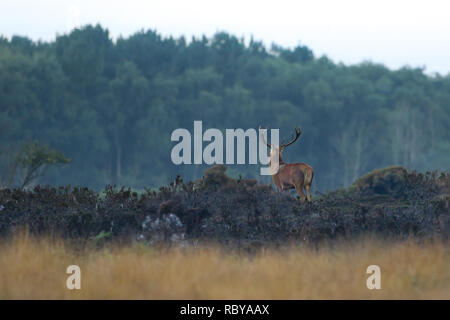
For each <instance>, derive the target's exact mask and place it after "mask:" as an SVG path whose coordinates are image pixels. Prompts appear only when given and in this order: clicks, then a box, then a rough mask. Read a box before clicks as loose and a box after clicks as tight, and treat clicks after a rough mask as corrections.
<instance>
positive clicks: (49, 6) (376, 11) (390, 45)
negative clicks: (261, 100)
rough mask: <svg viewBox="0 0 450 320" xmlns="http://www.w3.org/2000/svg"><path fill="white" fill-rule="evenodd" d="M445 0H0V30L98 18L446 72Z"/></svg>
mask: <svg viewBox="0 0 450 320" xmlns="http://www.w3.org/2000/svg"><path fill="white" fill-rule="evenodd" d="M449 9H450V4H448V2H446V1H444V0H430V1H426V2H424V1H411V0H410V1H403V0H399V1H388V0H381V1H377V2H371V3H370V4H368V2H365V1H364V2H362V1H357V0H344V1H331V0H330V1H327V0H318V1H287V0H279V1H276V2H275V1H265V0H262V1H237V0H229V1H226V2H222V1H221V2H218V1H208V0H192V1H181V0H180V1H175V0H165V1H138V0H128V1H114V2H111V1H106V0H97V1H88V0H78V1H56V0H42V1H39V2H37V1H30V0H15V1H10V2H4V1H2V3H0V30H1V31H0V33H1V34H2V35H3V36H6V37H8V38H10V37H11V36H13V35H24V36H28V37H30V38H32V39H34V40H39V39H41V40H44V41H50V40H54V38H55V35H56V34H63V33H67V32H68V31H70V30H71V29H73V28H74V27H77V26H80V25H86V24H95V23H101V24H102V25H103V26H104V27H107V28H108V30H110V35H111V37H113V38H114V39H117V38H118V37H119V36H121V35H122V36H125V37H128V36H129V35H131V34H132V33H134V32H135V31H136V30H139V29H148V28H150V29H157V30H158V32H160V33H161V34H162V35H165V36H169V35H172V36H176V37H178V36H181V35H185V36H186V37H187V39H190V38H191V36H201V35H203V34H205V35H207V36H212V35H213V34H214V33H216V32H217V31H227V32H231V33H232V34H235V35H236V36H239V37H241V36H242V37H244V38H245V39H246V40H247V41H249V40H250V37H251V36H253V37H254V38H255V39H256V40H261V41H263V42H264V43H265V45H266V46H270V45H271V43H272V42H275V43H277V44H280V45H282V46H284V47H292V48H293V47H295V46H296V45H298V44H299V43H301V44H303V45H307V46H308V47H309V48H311V49H312V50H314V52H315V53H316V55H319V56H320V55H322V54H326V55H327V56H328V57H329V58H331V59H333V60H334V61H335V62H337V63H338V62H343V63H346V64H355V63H360V62H363V61H367V60H370V61H373V62H376V63H383V64H385V65H386V66H388V67H389V68H392V69H397V68H399V67H402V66H405V65H409V66H412V67H425V68H426V69H425V71H426V73H428V74H432V73H434V72H439V73H440V74H442V75H445V74H447V73H449V72H450V60H449V59H448V57H449V56H450V10H449Z"/></svg>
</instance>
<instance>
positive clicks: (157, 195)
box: [0, 166, 450, 248]
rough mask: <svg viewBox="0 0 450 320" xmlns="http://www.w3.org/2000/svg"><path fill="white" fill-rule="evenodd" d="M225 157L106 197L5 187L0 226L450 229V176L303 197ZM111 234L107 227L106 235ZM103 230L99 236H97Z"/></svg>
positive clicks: (342, 233)
mask: <svg viewBox="0 0 450 320" xmlns="http://www.w3.org/2000/svg"><path fill="white" fill-rule="evenodd" d="M225 170H226V168H225V167H224V166H219V167H213V168H211V169H209V170H207V171H206V172H205V175H204V178H203V179H202V181H196V182H189V183H186V184H185V183H184V182H183V181H182V180H181V178H180V177H177V179H176V180H175V182H174V183H172V184H171V185H170V186H168V187H162V188H160V190H159V191H158V192H155V191H151V190H148V191H147V192H144V193H143V194H141V195H138V194H137V193H135V192H132V191H131V190H130V189H125V188H121V189H117V188H115V187H113V186H107V187H106V188H105V190H104V191H103V194H104V197H103V196H101V194H98V193H96V192H94V191H92V190H89V189H87V188H70V187H65V188H62V187H61V188H52V187H48V186H47V187H41V186H38V187H36V188H35V189H34V190H33V191H23V190H9V189H3V190H0V234H1V235H4V236H6V235H10V234H12V233H13V232H14V231H15V230H17V228H20V227H23V226H26V227H28V229H29V230H30V232H31V233H33V234H57V235H60V236H63V237H65V238H72V239H77V240H80V241H95V243H96V244H99V243H103V242H106V241H121V242H127V241H136V240H139V241H146V242H148V243H152V244H154V243H173V242H181V243H183V244H189V243H193V242H196V241H208V242H211V241H212V242H215V243H221V244H224V245H233V246H238V247H241V248H245V247H258V246H278V245H282V244H285V243H291V242H295V243H309V244H317V243H318V242H320V241H322V240H330V239H336V238H345V239H350V238H354V237H357V236H360V235H363V234H367V233H370V234H373V233H375V234H378V235H381V236H383V237H394V238H406V237H409V236H415V237H434V236H442V237H448V234H449V223H448V219H449V211H450V209H449V204H448V198H447V195H446V193H445V192H447V190H448V183H449V181H450V179H448V175H443V176H441V177H439V178H438V177H437V175H436V174H433V173H428V174H421V173H417V172H411V173H408V172H406V171H403V170H401V169H394V170H393V169H384V170H380V171H377V172H375V173H372V174H371V175H366V176H365V177H363V178H361V179H360V180H358V181H357V182H356V183H355V185H356V187H357V188H355V185H354V186H353V187H351V188H349V189H348V190H341V191H340V192H332V193H328V194H325V195H321V196H319V197H317V199H315V200H314V201H313V202H312V203H311V204H307V203H306V204H303V203H301V202H300V201H299V200H298V199H297V198H294V197H293V196H291V195H290V194H288V193H277V192H275V191H274V190H273V188H272V187H271V186H268V185H261V184H258V183H257V182H256V181H254V180H245V179H238V180H235V179H232V178H230V177H228V176H226V174H225ZM106 235H107V236H106ZM99 239H100V240H99Z"/></svg>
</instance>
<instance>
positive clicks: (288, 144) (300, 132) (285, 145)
mask: <svg viewBox="0 0 450 320" xmlns="http://www.w3.org/2000/svg"><path fill="white" fill-rule="evenodd" d="M294 130H295V137H294V138H293V139H292V140H291V141H290V142H288V143H284V144H282V145H281V147H280V148H281V149H284V148H286V147H287V146H290V145H291V144H293V143H294V142H295V141H297V139H298V137H300V135H301V134H302V129H301V128H300V127H294Z"/></svg>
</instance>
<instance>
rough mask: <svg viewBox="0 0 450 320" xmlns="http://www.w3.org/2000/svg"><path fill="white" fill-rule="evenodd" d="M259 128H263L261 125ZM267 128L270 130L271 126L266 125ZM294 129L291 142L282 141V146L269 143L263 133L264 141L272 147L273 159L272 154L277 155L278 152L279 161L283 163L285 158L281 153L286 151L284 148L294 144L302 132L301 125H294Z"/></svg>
mask: <svg viewBox="0 0 450 320" xmlns="http://www.w3.org/2000/svg"><path fill="white" fill-rule="evenodd" d="M259 130H261V126H259ZM266 130H269V127H266ZM294 131H295V134H294V135H293V136H292V137H291V139H290V141H289V142H286V143H281V144H280V146H279V147H278V146H274V145H272V144H270V143H268V142H267V141H266V140H265V139H264V135H263V134H261V138H262V139H263V141H264V143H265V144H266V145H267V146H268V147H269V148H270V158H271V159H272V156H276V154H278V156H279V163H280V164H282V163H283V160H282V158H281V154H282V152H283V151H284V149H286V148H287V147H288V146H290V145H291V144H293V143H294V142H295V141H297V139H298V138H299V137H300V135H301V134H302V129H301V128H300V127H294Z"/></svg>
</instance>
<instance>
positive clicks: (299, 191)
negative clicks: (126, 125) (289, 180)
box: [295, 184, 306, 202]
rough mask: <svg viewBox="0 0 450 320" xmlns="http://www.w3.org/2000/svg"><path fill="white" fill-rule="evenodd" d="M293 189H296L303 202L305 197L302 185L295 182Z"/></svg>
mask: <svg viewBox="0 0 450 320" xmlns="http://www.w3.org/2000/svg"><path fill="white" fill-rule="evenodd" d="M295 190H296V191H297V193H298V195H299V196H300V199H301V200H302V202H305V201H306V197H305V194H304V193H303V186H301V185H298V184H296V185H295Z"/></svg>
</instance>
